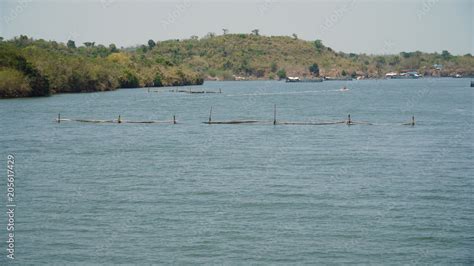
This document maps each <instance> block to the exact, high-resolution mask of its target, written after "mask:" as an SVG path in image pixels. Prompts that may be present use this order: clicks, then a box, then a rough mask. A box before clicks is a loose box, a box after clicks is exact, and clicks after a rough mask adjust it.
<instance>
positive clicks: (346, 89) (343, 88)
mask: <svg viewBox="0 0 474 266" xmlns="http://www.w3.org/2000/svg"><path fill="white" fill-rule="evenodd" d="M339 91H349V89H348V88H346V86H344V87H342V88H340V89H339Z"/></svg>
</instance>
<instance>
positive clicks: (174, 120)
mask: <svg viewBox="0 0 474 266" xmlns="http://www.w3.org/2000/svg"><path fill="white" fill-rule="evenodd" d="M173 124H174V125H175V124H176V116H175V115H173Z"/></svg>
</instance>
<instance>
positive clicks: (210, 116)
mask: <svg viewBox="0 0 474 266" xmlns="http://www.w3.org/2000/svg"><path fill="white" fill-rule="evenodd" d="M211 121H212V106H211V110H210V111H209V124H210V123H211Z"/></svg>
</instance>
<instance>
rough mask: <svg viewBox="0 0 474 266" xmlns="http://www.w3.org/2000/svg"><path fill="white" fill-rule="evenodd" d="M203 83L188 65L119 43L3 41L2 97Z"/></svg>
mask: <svg viewBox="0 0 474 266" xmlns="http://www.w3.org/2000/svg"><path fill="white" fill-rule="evenodd" d="M157 77H160V78H159V79H157ZM155 82H156V83H155ZM202 82H203V79H202V78H201V76H200V75H199V74H198V73H197V72H194V71H192V70H190V69H189V68H187V67H185V66H174V65H166V64H165V63H160V62H153V63H150V62H147V60H144V58H143V57H142V55H141V54H140V52H139V51H120V50H119V49H117V47H116V46H115V45H113V44H111V45H109V46H108V47H105V46H103V45H95V43H93V42H87V43H84V46H80V47H77V46H76V44H75V42H74V41H71V40H70V41H68V42H67V43H66V44H62V43H57V42H54V41H44V40H33V39H30V38H28V37H26V36H20V37H18V38H15V39H13V40H10V41H2V42H0V97H2V98H9V97H27V96H46V95H49V94H51V93H61V92H93V91H106V90H114V89H117V88H138V87H143V86H170V85H192V84H202Z"/></svg>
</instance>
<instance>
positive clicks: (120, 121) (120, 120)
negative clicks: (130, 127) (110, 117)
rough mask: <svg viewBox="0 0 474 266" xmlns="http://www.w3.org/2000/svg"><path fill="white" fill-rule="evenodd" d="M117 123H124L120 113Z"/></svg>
mask: <svg viewBox="0 0 474 266" xmlns="http://www.w3.org/2000/svg"><path fill="white" fill-rule="evenodd" d="M117 123H119V124H120V123H122V119H121V118H120V115H119V117H118V120H117Z"/></svg>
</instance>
